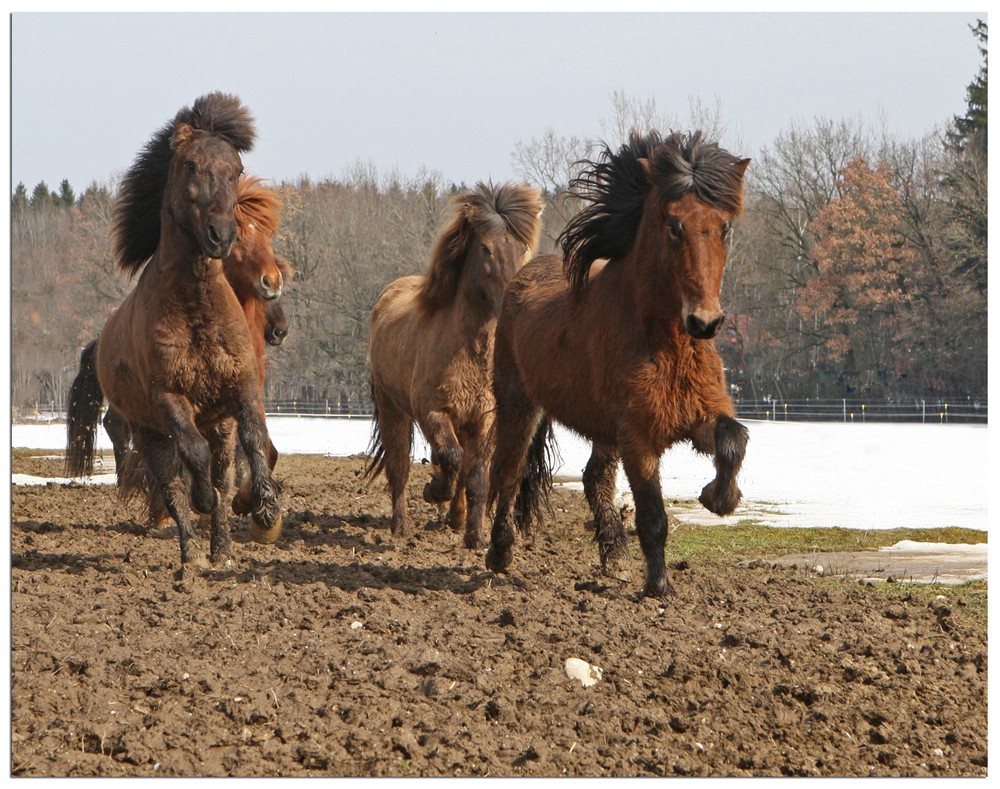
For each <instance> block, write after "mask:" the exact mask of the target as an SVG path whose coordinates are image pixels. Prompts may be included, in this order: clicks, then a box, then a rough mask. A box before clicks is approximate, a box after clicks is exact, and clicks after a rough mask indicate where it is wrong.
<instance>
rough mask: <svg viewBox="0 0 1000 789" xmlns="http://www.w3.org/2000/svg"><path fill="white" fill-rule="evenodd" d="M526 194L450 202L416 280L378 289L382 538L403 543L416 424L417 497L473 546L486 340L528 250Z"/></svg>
mask: <svg viewBox="0 0 1000 789" xmlns="http://www.w3.org/2000/svg"><path fill="white" fill-rule="evenodd" d="M542 207H543V203H542V200H541V193H540V191H539V190H538V189H534V188H531V187H528V186H523V185H516V184H504V185H502V186H498V187H497V186H493V185H492V184H490V185H487V184H483V183H480V184H477V186H476V190H475V191H474V192H472V193H470V194H463V195H456V196H455V197H453V198H452V200H451V203H450V218H449V220H448V221H447V223H446V224H445V226H444V227H443V229H442V230H441V232H440V233H439V234H438V237H437V239H436V241H435V244H434V249H433V252H432V255H431V262H430V265H429V266H428V267H427V270H426V272H425V274H424V275H423V276H409V277H402V278H401V279H397V280H396V281H395V282H392V283H390V284H389V285H388V286H387V287H386V288H385V289H384V290H383V291H382V293H381V295H379V297H378V300H377V301H376V302H375V307H374V309H373V310H372V317H371V333H370V337H369V342H370V358H371V383H372V399H373V400H374V403H375V418H374V426H373V432H372V445H371V460H370V461H369V463H368V467H367V469H366V470H365V475H366V477H367V478H368V479H372V478H374V477H375V476H376V475H377V474H378V473H379V472H381V471H384V472H385V475H386V477H387V478H388V481H389V488H390V489H391V492H392V533H393V534H396V535H406V534H408V533H409V522H408V517H407V513H406V481H407V479H408V477H409V473H410V446H411V442H412V438H413V423H414V422H416V423H417V424H418V425H419V426H420V429H421V431H423V434H424V436H426V438H427V441H428V442H429V443H430V446H431V452H432V461H433V463H434V466H435V472H434V476H433V478H432V480H431V481H430V482H429V483H428V484H427V485H426V486H425V488H424V499H425V500H426V501H429V502H436V503H439V504H444V503H447V502H451V506H450V509H449V513H448V523H449V524H450V525H451V527H452V528H453V529H456V530H460V529H463V527H464V530H465V545H466V546H467V547H469V548H474V547H482V546H483V545H484V542H483V537H482V520H483V512H484V508H485V504H486V464H487V462H488V456H489V454H490V450H489V447H488V444H487V440H486V439H487V436H488V434H489V430H490V422H491V419H492V412H493V394H492V391H491V389H490V379H491V375H492V369H491V368H492V357H493V332H494V327H495V326H496V318H497V315H498V313H499V312H500V303H501V300H502V299H503V293H504V288H505V286H506V285H507V282H508V281H509V280H510V278H511V276H513V274H514V273H515V272H516V271H517V270H518V268H519V267H520V266H521V265H523V263H524V261H526V260H527V259H528V258H529V257H530V256H531V255H533V254H534V251H535V249H536V247H537V245H538V237H539V234H540V231H541V219H540V217H541V213H542Z"/></svg>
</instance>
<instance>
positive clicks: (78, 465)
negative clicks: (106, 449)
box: [66, 340, 104, 477]
mask: <svg viewBox="0 0 1000 789" xmlns="http://www.w3.org/2000/svg"><path fill="white" fill-rule="evenodd" d="M96 353H97V340H92V341H91V343H90V344H89V345H88V346H87V347H86V348H84V349H83V352H82V353H81V354H80V372H78V373H77V374H76V378H75V379H74V381H73V386H72V387H71V388H70V390H69V405H68V407H67V410H66V475H67V476H69V477H86V476H90V475H91V474H93V473H94V444H95V442H96V437H97V420H98V419H99V418H100V416H101V405H102V403H103V402H104V393H103V392H102V391H101V383H100V381H98V380H97V367H96V366H95V364H94V357H95V355H96Z"/></svg>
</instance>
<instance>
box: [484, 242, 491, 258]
mask: <svg viewBox="0 0 1000 789" xmlns="http://www.w3.org/2000/svg"><path fill="white" fill-rule="evenodd" d="M483 254H484V255H486V257H492V256H493V250H492V249H490V245H489V244H483Z"/></svg>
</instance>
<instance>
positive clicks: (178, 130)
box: [170, 123, 194, 151]
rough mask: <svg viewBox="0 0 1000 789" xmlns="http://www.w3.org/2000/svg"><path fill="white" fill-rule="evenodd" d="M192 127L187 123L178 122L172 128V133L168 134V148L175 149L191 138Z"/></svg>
mask: <svg viewBox="0 0 1000 789" xmlns="http://www.w3.org/2000/svg"><path fill="white" fill-rule="evenodd" d="M192 134H194V129H193V128H191V126H190V125H189V124H187V123H178V124H177V126H176V127H175V128H174V133H173V134H172V135H171V136H170V150H172V151H176V150H177V149H178V148H180V147H181V146H182V145H184V143H186V142H189V141H190V140H191V135H192Z"/></svg>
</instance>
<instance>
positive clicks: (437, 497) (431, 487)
mask: <svg viewBox="0 0 1000 789" xmlns="http://www.w3.org/2000/svg"><path fill="white" fill-rule="evenodd" d="M447 488H448V486H447V485H446V484H445V483H443V482H441V480H440V479H439V478H438V477H434V478H433V479H432V480H431V481H430V482H428V483H427V484H426V485H424V501H426V502H427V503H428V504H446V503H448V502H449V501H451V500H452V498H454V496H455V486H454V485H452V486H451V490H450V491H449V490H448V489H447Z"/></svg>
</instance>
